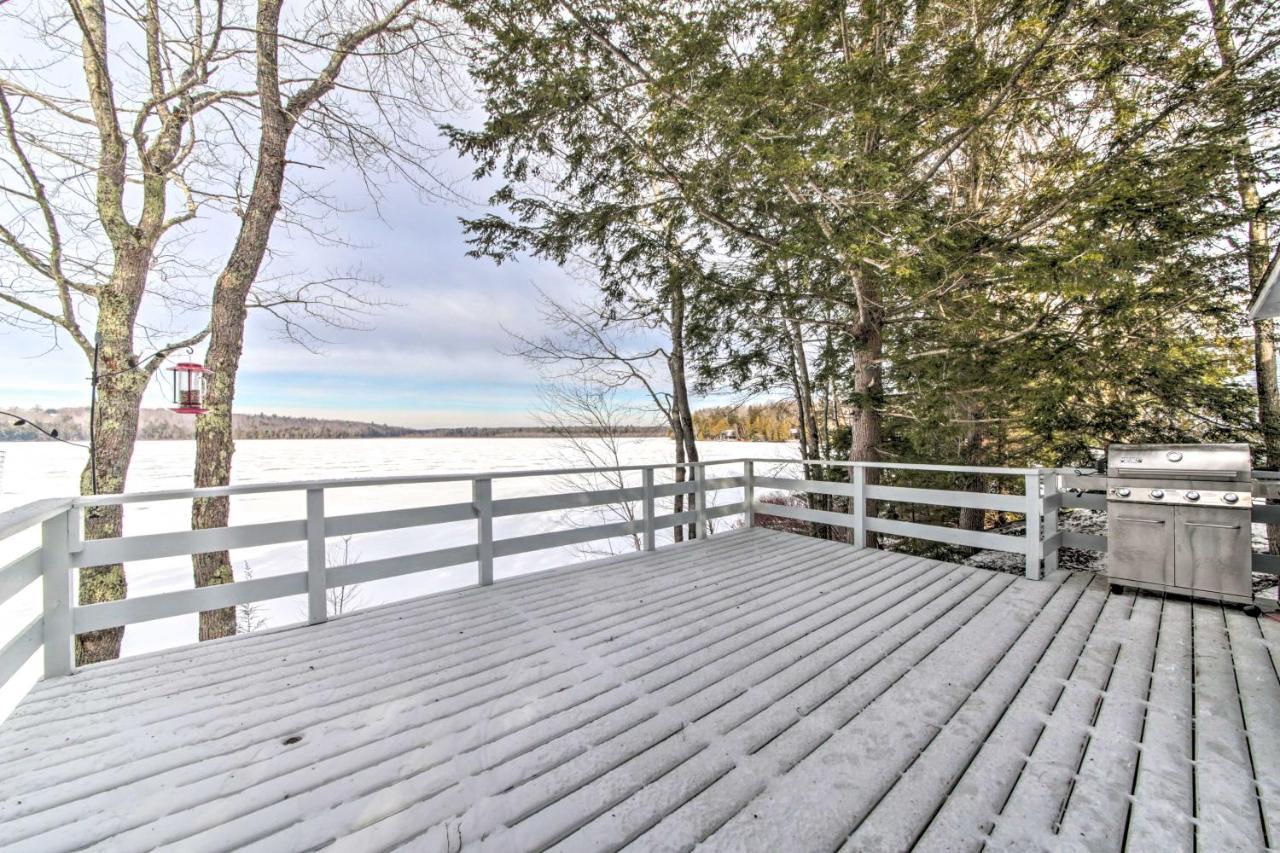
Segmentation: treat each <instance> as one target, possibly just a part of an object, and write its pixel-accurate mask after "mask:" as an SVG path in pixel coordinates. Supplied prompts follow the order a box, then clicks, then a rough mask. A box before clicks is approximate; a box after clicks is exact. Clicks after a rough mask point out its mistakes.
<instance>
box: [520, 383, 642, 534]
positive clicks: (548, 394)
mask: <svg viewBox="0 0 1280 853" xmlns="http://www.w3.org/2000/svg"><path fill="white" fill-rule="evenodd" d="M541 397H542V410H541V411H540V412H539V417H538V419H539V421H540V422H541V423H542V425H543V426H544V427H546V429H547V431H548V432H550V433H551V434H552V435H553V436H555V437H556V438H557V439H559V440H560V442H561V444H562V448H561V452H562V455H563V456H564V457H565V463H566V467H571V468H582V467H586V468H598V469H600V470H599V471H597V472H594V473H592V474H585V475H574V474H568V475H565V476H564V477H561V478H560V480H561V483H560V485H561V486H562V487H563V488H564V489H565V490H566V491H575V492H576V491H593V490H598V489H623V488H626V487H627V486H628V483H627V478H626V475H625V472H623V471H621V470H618V469H620V468H621V467H622V466H623V465H624V464H625V457H624V450H625V447H626V444H627V443H628V441H630V440H632V439H630V438H629V436H630V435H631V433H630V432H629V431H628V429H627V427H634V426H637V425H640V424H639V423H638V422H639V420H640V419H644V418H646V417H652V415H653V413H652V411H648V410H640V409H637V408H636V407H634V406H626V405H623V404H621V403H620V402H619V400H618V391H617V389H615V388H601V387H599V386H591V385H588V384H586V383H584V382H580V381H560V382H554V383H549V384H547V385H544V386H543V387H542V389H541ZM632 485H634V484H632ZM638 518H639V516H638V514H637V512H636V504H635V502H634V501H615V502H612V503H607V504H598V505H596V506H593V507H587V508H586V509H583V510H570V511H569V512H566V513H565V514H564V516H563V519H562V520H563V522H564V523H565V524H566V525H567V526H571V527H583V526H591V525H596V524H611V523H615V522H628V523H634V522H635V521H637V520H638ZM628 539H629V540H630V545H631V548H632V550H635V551H639V550H640V548H641V547H642V545H643V542H642V539H641V534H640V531H634V532H632V533H631V535H630V536H629V537H628ZM582 550H583V552H584V553H587V554H609V555H612V554H613V553H614V548H613V544H612V543H611V542H605V544H604V545H603V546H601V545H594V544H593V545H590V546H586V547H584V548H583V549H582Z"/></svg>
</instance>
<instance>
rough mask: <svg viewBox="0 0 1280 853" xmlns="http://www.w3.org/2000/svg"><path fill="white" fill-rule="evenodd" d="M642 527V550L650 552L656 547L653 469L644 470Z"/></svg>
mask: <svg viewBox="0 0 1280 853" xmlns="http://www.w3.org/2000/svg"><path fill="white" fill-rule="evenodd" d="M641 506H642V508H641V512H642V513H643V515H642V522H641V523H642V525H643V528H644V534H643V535H644V549H645V550H646V551H652V550H654V548H656V547H657V542H656V537H655V535H654V526H653V525H654V499H653V469H652V468H645V469H644V485H643V495H642V497H641Z"/></svg>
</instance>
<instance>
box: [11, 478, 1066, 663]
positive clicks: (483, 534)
mask: <svg viewBox="0 0 1280 853" xmlns="http://www.w3.org/2000/svg"><path fill="white" fill-rule="evenodd" d="M756 463H768V464H775V465H779V466H786V465H792V464H795V465H800V464H807V465H815V464H817V465H822V466H828V467H837V468H839V467H843V468H847V469H848V471H849V481H848V482H847V483H842V482H832V481H828V480H811V479H805V478H803V477H787V476H780V475H777V472H776V471H775V472H774V473H773V474H770V475H764V474H757V473H756V470H755V466H756ZM726 465H736V466H741V473H738V474H734V475H732V476H724V477H708V476H707V469H708V468H709V467H712V466H726ZM676 467H677V466H675V465H673V464H672V463H663V464H658V465H633V466H621V467H610V468H570V469H559V470H528V471H500V472H492V473H480V474H437V475H423V476H395V477H372V478H360V479H344V480H314V481H303V482H291V483H262V484H246V485H235V486H226V487H220V488H205V489H176V490H168V491H153V492H136V493H128V494H121V495H97V496H90V497H80V498H66V499H54V500H46V501H39V502H36V503H33V504H29V505H27V506H24V507H21V508H19V509H16V510H13V511H11V512H8V513H3V514H0V542H3V541H5V540H7V539H9V538H10V537H12V536H14V535H15V534H19V533H21V532H22V531H26V530H29V529H31V528H33V527H35V526H37V525H38V526H39V527H40V531H41V544H40V546H39V547H37V548H35V549H34V550H32V551H30V552H28V553H26V554H24V555H22V556H21V557H19V558H17V559H16V560H14V561H12V562H10V563H9V564H8V565H6V566H4V567H2V568H0V605H3V604H4V603H5V602H6V601H8V600H9V599H11V598H13V597H14V596H15V595H17V594H18V593H19V592H21V591H22V590H23V589H25V588H27V587H28V586H29V585H30V584H32V583H34V582H35V581H36V580H42V587H43V591H42V599H41V603H42V607H41V613H40V615H39V616H37V617H36V618H35V619H34V620H32V621H31V622H29V623H28V624H27V625H25V626H23V627H21V628H20V629H19V630H18V631H17V632H16V633H14V632H10V631H7V630H5V631H3V633H0V641H3V642H4V645H3V646H2V647H0V686H3V685H4V684H5V683H6V682H7V681H8V680H9V679H10V678H11V677H12V676H13V675H14V674H15V673H16V672H17V671H18V670H19V668H21V667H22V666H23V665H24V664H25V663H26V662H27V661H28V659H30V658H31V657H32V656H33V655H35V653H36V652H37V651H39V650H40V649H41V648H43V674H44V675H45V676H54V675H65V674H68V673H70V672H71V671H72V669H73V663H74V661H73V657H72V655H73V640H74V637H75V635H76V634H79V633H84V632H86V631H94V630H100V629H103V628H111V627H117V626H122V625H130V624H135V623H138V622H146V621H149V620H153V619H162V618H166V617H171V616H180V615H187V614H193V613H199V612H201V611H206V610H216V609H219V608H224V607H233V606H237V605H243V604H251V603H255V602H260V601H267V600H271V599H278V598H283V597H286V596H293V595H305V596H306V600H307V619H308V622H309V623H311V624H316V623H320V622H324V621H326V620H327V619H328V618H329V613H328V612H327V596H326V593H327V591H328V590H330V589H335V588H339V587H343V586H349V585H352V584H356V583H363V582H368V581H374V580H382V579H386V578H393V577H398V576H402V575H408V574H416V573H420V572H428V571H432V570H436V569H443V568H446V567H451V566H459V565H466V564H470V563H474V564H476V567H477V570H476V571H477V573H476V583H477V584H479V585H488V584H491V583H493V580H494V576H493V562H494V559H495V558H500V557H507V556H512V555H516V554H524V553H529V552H533V551H539V550H542V549H546V548H554V547H560V546H566V545H575V544H581V543H586V542H591V541H599V540H605V539H613V538H615V537H622V536H634V537H636V539H637V541H638V543H639V545H640V547H641V548H643V549H645V550H653V549H654V548H655V547H656V532H657V531H659V530H665V529H670V528H673V527H676V526H680V525H686V524H689V525H694V529H696V530H697V531H699V533H698V536H699V537H702V536H705V535H707V534H709V533H710V532H711V527H710V525H709V522H710V521H711V520H712V519H717V518H723V517H728V516H735V515H741V516H743V518H744V520H745V522H746V524H747V525H748V526H750V525H752V524H753V523H754V517H755V516H756V515H774V516H781V517H785V518H792V519H798V520H803V521H810V522H816V523H819V524H824V525H836V526H840V527H844V528H847V529H850V530H852V540H853V543H854V544H855V545H857V546H859V547H862V546H865V544H866V537H867V532H868V531H874V532H877V533H886V534H890V535H894V536H901V537H908V538H916V539H926V540H931V541H937V542H945V543H949V544H953V545H964V546H971V547H975V548H982V549H992V550H998V551H1009V552H1014V553H1022V554H1024V555H1025V558H1026V574H1027V576H1028V577H1029V578H1033V579H1038V578H1039V577H1041V574H1042V571H1044V570H1049V571H1052V570H1053V569H1054V568H1056V565H1057V549H1058V546H1059V545H1060V544H1061V543H1062V535H1061V534H1060V533H1058V531H1057V512H1058V507H1059V506H1060V505H1061V500H1060V496H1058V494H1057V490H1056V489H1057V486H1056V483H1057V478H1055V477H1053V476H1046V474H1052V473H1053V472H1051V471H1045V470H1042V469H1036V468H974V467H957V466H949V465H905V464H892V463H867V462H837V461H822V462H816V463H815V462H807V463H800V462H795V463H792V462H789V461H788V462H781V463H780V462H779V460H777V459H755V460H753V459H729V460H715V461H710V462H700V463H686V464H685V465H684V469H685V470H687V471H692V478H691V479H687V480H676V481H673V482H661V483H659V482H657V481H656V477H655V474H656V473H657V472H658V471H659V470H663V471H669V470H673V469H674V468H676ZM871 468H892V469H898V470H914V471H933V472H946V473H954V474H984V475H994V476H1000V477H1005V476H1007V477H1015V478H1021V479H1022V480H1023V481H1024V493H1023V494H1014V495H1010V494H985V493H974V492H963V491H951V490H944V489H921V488H907V487H901V486H882V485H874V484H868V483H867V482H866V480H867V477H866V472H867V470H868V469H871ZM626 472H630V473H631V474H632V475H633V476H634V474H635V472H639V474H640V478H641V484H640V485H639V486H624V487H620V488H608V489H594V490H588V491H572V492H559V493H553V494H537V495H533V496H528V497H514V498H503V499H495V498H494V497H493V484H494V481H495V480H510V479H515V478H532V477H561V478H563V477H572V476H578V475H600V474H611V475H618V476H619V477H621V475H622V474H623V473H626ZM466 482H469V483H470V485H471V500H470V501H465V502H459V503H448V504H437V505H431V506H418V507H411V508H408V509H388V510H380V511H374V512H360V513H354V514H341V515H331V514H329V513H327V512H326V509H325V496H326V494H327V493H331V492H334V491H337V490H346V489H358V488H360V489H367V488H373V487H381V486H404V485H416V484H424V483H466ZM618 482H620V483H621V482H623V481H622V480H621V479H619V480H618ZM726 489H741V490H742V495H741V499H740V500H735V501H733V502H731V503H727V504H724V505H712V504H711V503H710V502H709V496H710V495H711V494H712V493H714V492H718V491H721V490H726ZM760 489H781V490H786V491H798V492H809V493H817V494H827V495H839V496H844V497H846V498H848V499H849V500H848V506H849V511H848V512H843V513H842V512H832V511H829V510H820V509H812V508H808V507H796V506H779V505H775V504H772V503H763V502H761V501H759V500H758V499H757V491H758V490H760ZM270 492H295V493H299V492H300V493H304V494H305V497H306V512H305V517H303V518H301V519H295V520H288V521H268V522H257V523H250V524H236V525H230V526H228V527H220V528H211V529H203V530H177V531H172V532H165V533H147V534H135V535H125V536H120V537H115V538H110V539H96V540H87V541H86V540H85V539H84V537H83V534H82V516H83V510H85V509H86V508H90V507H99V506H119V505H126V504H136V503H155V502H160V501H180V500H192V499H195V498H208V497H224V496H225V497H232V496H240V495H250V494H263V493H270ZM676 495H685V496H688V497H689V500H690V506H691V508H690V509H688V510H684V511H681V512H671V513H666V514H662V515H659V514H658V500H659V499H662V498H672V497H674V496H676ZM868 500H878V501H889V502H902V503H916V504H927V505H934V506H946V507H971V508H977V509H984V510H997V511H1004V512H1011V513H1020V514H1024V515H1025V516H1026V518H1027V521H1028V524H1027V530H1028V531H1039V535H1028V536H1025V537H1022V536H1009V535H1005V534H999V533H992V532H985V531H970V530H959V529H956V528H953V527H944V526H941V525H934V524H919V523H915V522H906V521H900V520H894V519H887V518H879V517H876V516H874V515H873V516H870V517H868V515H867V513H866V501H868ZM611 504H612V505H616V504H629V505H635V504H638V505H639V513H638V517H634V520H629V521H618V522H610V523H605V524H593V525H589V526H574V527H569V528H567V529H562V530H552V531H550V532H543V533H534V534H528V535H522V536H513V537H507V538H501V539H495V537H494V532H493V522H494V519H495V518H502V517H505V516H515V515H525V514H529V513H541V512H549V511H565V510H570V511H571V510H576V509H582V508H588V507H599V506H603V505H611ZM460 521H468V522H472V523H474V524H475V534H474V541H473V542H471V543H469V544H465V545H461V546H455V547H448V548H437V549H434V550H427V551H421V552H418V553H412V554H404V555H400V556H394V557H385V558H380V559H373V560H364V561H358V562H351V563H348V564H346V565H340V566H331V565H327V564H326V549H325V544H326V540H327V539H329V538H331V537H342V536H351V535H357V534H363V533H375V532H381V531H390V530H400V529H405V528H416V527H425V526H431V525H439V524H445V523H449V522H460ZM291 542H299V543H301V542H305V543H306V546H307V547H306V569H305V571H297V572H292V573H288V574H281V575H273V576H270V577H261V578H251V579H245V580H239V581H234V582H232V583H227V584H221V585H217V586H208V587H202V588H198V589H186V590H179V591H173V592H164V593H156V594H150V595H142V596H135V597H132V598H126V599H123V600H120V601H111V602H103V603H98V604H88V605H77V604H76V603H75V599H74V592H75V577H76V572H77V571H78V570H79V569H83V568H87V567H93V566H103V565H112V564H115V563H123V562H129V561H134V560H149V559H157V558H166V557H184V556H189V555H191V554H199V553H207V552H211V551H223V550H231V549H238V548H251V547H259V546H265V545H276V544H283V543H291ZM10 634H12V636H10V637H9V639H7V641H4V637H6V636H8V635H10Z"/></svg>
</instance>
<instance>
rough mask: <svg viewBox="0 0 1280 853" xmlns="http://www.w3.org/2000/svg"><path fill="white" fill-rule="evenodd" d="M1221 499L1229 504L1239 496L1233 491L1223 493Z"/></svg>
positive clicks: (1238, 498)
mask: <svg viewBox="0 0 1280 853" xmlns="http://www.w3.org/2000/svg"><path fill="white" fill-rule="evenodd" d="M1222 499H1223V500H1224V501H1226V502H1227V503H1229V504H1233V503H1235V502H1236V501H1238V500H1240V496H1239V495H1237V494H1236V493H1235V492H1227V493H1226V494H1225V495H1223V496H1222Z"/></svg>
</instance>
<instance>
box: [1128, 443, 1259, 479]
mask: <svg viewBox="0 0 1280 853" xmlns="http://www.w3.org/2000/svg"><path fill="white" fill-rule="evenodd" d="M1252 461H1253V460H1252V458H1251V457H1250V454H1249V445H1247V444H1113V445H1111V446H1110V447H1108V448H1107V476H1108V478H1109V479H1116V478H1129V479H1141V480H1220V481H1224V482H1239V483H1244V482H1248V481H1249V479H1250V476H1251V470H1252V467H1253V465H1252Z"/></svg>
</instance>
